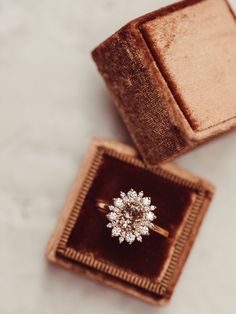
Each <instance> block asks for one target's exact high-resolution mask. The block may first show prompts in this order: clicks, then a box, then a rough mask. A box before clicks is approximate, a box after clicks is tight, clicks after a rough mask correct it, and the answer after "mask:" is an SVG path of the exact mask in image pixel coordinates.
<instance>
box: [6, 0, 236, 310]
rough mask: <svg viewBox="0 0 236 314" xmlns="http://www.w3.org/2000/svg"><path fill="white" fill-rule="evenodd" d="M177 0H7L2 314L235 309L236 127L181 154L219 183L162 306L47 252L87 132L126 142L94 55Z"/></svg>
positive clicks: (182, 160)
mask: <svg viewBox="0 0 236 314" xmlns="http://www.w3.org/2000/svg"><path fill="white" fill-rule="evenodd" d="M170 2H171V1H168V0H166V1H165V0H162V1H156V0H149V1H145V0H135V1H126V0H119V1H118V0H117V1H116V0H96V1H91V0H90V1H89V0H41V1H36V0H31V1H29V0H21V1H16V0H0V104H1V106H0V244H1V250H0V313H1V314H16V313H22V314H36V313H38V314H54V313H57V314H64V313H67V314H74V313H83V314H88V313H100V312H101V313H104V314H105V313H113V314H119V313H123V314H127V313H161V312H162V313H165V314H168V313H175V314H178V313H180V314H185V313H186V314H195V313H196V314H199V313H206V314H211V313H212V314H213V313H214V314H221V313H222V312H225V313H227V314H233V313H235V310H236V286H235V285H236V271H235V264H236V246H235V237H236V228H235V221H236V210H235V209H236V198H235V192H236V191H235V189H236V145H235V144H236V134H235V132H232V133H230V134H228V135H227V136H224V137H221V138H220V139H217V140H215V141H214V142H211V143H210V144H209V145H206V146H203V147H201V148H199V149H197V150H196V151H194V152H191V153H189V154H187V155H186V156H184V157H182V158H179V159H178V160H177V162H178V163H179V164H181V165H182V166H184V167H186V168H188V169H191V170H193V171H195V172H196V173H198V174H199V175H204V176H205V177H207V178H208V179H210V180H212V181H213V182H214V183H215V184H216V186H217V190H218V191H217V195H216V197H215V200H214V203H213V205H212V206H211V209H210V211H209V213H208V215H207V217H206V219H205V221H204V224H203V227H202V229H201V232H200V235H199V237H198V239H197V242H196V244H195V246H194V249H193V251H192V253H191V256H190V258H189V260H188V262H187V264H186V267H185V270H184V273H183V275H182V276H181V279H180V281H179V283H178V286H177V289H176V292H175V294H174V297H173V299H172V302H171V304H170V305H169V306H167V307H166V308H163V309H158V308H156V307H154V306H151V305H148V304H146V303H143V302H141V301H139V300H136V299H134V298H132V297H129V296H126V295H124V294H122V293H120V292H117V291H116V290H113V289H110V288H107V287H104V286H101V285H100V284H98V283H96V282H93V281H91V280H88V279H87V278H83V277H81V276H78V275H75V274H74V273H71V272H68V271H66V270H64V269H62V268H59V267H54V266H52V265H48V264H47V262H46V261H45V259H44V250H45V247H46V244H47V241H48V239H49V236H50V235H51V232H52V230H53V228H54V226H55V224H56V221H57V218H58V215H59V212H60V209H61V208H62V206H63V203H64V200H65V198H66V195H67V192H68V190H69V188H70V185H71V183H72V181H73V178H74V176H75V173H76V171H77V169H78V165H79V162H80V159H81V157H82V156H83V154H84V152H85V151H86V149H87V146H88V143H89V142H90V140H91V138H93V137H94V136H104V137H108V138H116V139H118V140H122V141H124V142H129V137H128V135H127V133H126V131H125V129H124V126H123V124H122V122H121V120H120V118H119V116H118V114H117V113H116V111H115V109H114V108H113V106H112V105H111V101H110V98H109V96H108V94H107V92H106V90H105V87H104V84H103V82H102V80H101V78H100V76H99V75H98V73H97V71H96V68H95V66H94V64H93V62H92V60H91V57H90V51H91V50H92V48H93V47H95V46H96V45H97V44H98V43H99V42H101V41H102V40H103V39H105V38H106V37H107V36H108V35H110V34H111V33H112V32H114V31H115V30H117V29H118V28H119V27H120V26H122V25H123V24H124V23H125V22H127V21H129V20H130V19H132V18H134V17H136V16H138V15H142V14H144V13H146V12H148V11H150V10H152V9H155V8H157V7H160V6H161V5H165V4H168V3H170ZM232 3H234V5H236V1H232ZM92 18H93V20H92Z"/></svg>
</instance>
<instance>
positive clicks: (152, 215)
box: [146, 212, 156, 221]
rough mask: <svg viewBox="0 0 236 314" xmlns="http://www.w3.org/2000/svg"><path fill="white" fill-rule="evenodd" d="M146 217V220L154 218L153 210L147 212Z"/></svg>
mask: <svg viewBox="0 0 236 314" xmlns="http://www.w3.org/2000/svg"><path fill="white" fill-rule="evenodd" d="M146 218H147V220H150V221H153V220H154V219H155V218H156V216H155V215H154V213H153V212H147V214H146Z"/></svg>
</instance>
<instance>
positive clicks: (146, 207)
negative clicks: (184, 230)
mask: <svg viewBox="0 0 236 314" xmlns="http://www.w3.org/2000/svg"><path fill="white" fill-rule="evenodd" d="M97 208H98V209H99V210H100V211H102V212H105V213H106V217H107V219H108V220H109V223H108V224H107V227H108V228H111V236H112V237H118V238H119V242H120V243H122V242H124V241H126V242H128V243H129V244H132V243H133V242H134V241H135V240H137V241H139V242H142V239H143V236H148V235H149V234H150V230H152V231H154V232H157V233H159V234H160V235H162V236H164V237H168V235H169V232H168V231H167V230H165V229H163V228H161V227H160V226H157V225H156V224H154V223H153V221H154V220H155V219H156V215H155V214H154V211H155V209H156V206H154V205H152V204H151V198H150V197H145V196H144V193H143V191H141V192H139V193H137V192H136V191H134V190H133V189H131V190H130V191H129V192H128V193H124V192H120V197H118V198H114V199H113V204H112V205H109V204H107V203H106V202H104V201H102V200H98V201H97Z"/></svg>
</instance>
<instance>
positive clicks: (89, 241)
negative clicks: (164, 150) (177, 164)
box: [67, 155, 197, 278]
mask: <svg viewBox="0 0 236 314" xmlns="http://www.w3.org/2000/svg"><path fill="white" fill-rule="evenodd" d="M131 187H132V188H133V189H134V190H136V191H141V190H143V191H144V193H145V195H147V196H150V197H151V198H152V204H154V205H156V206H157V210H156V214H157V219H156V221H155V223H156V224H158V225H160V226H161V227H163V228H165V229H167V230H168V231H169V232H170V235H169V237H168V238H167V239H166V238H164V237H162V236H161V235H159V234H157V233H154V232H153V231H151V234H150V236H147V237H146V236H144V237H143V242H142V243H139V242H135V243H133V244H132V245H129V244H127V243H122V244H119V242H118V238H112V237H111V230H110V229H108V228H107V227H106V224H107V223H108V222H109V221H108V219H107V218H106V216H105V214H104V213H101V212H100V211H99V210H98V209H97V208H96V200H97V199H103V200H106V201H107V202H108V203H109V202H111V200H112V199H113V198H114V197H118V196H119V192H120V191H124V192H128V190H129V189H130V188H131ZM196 192H197V191H194V190H192V189H189V188H186V186H183V185H181V184H177V183H174V182H173V181H171V180H167V179H165V178H163V177H162V176H161V175H157V174H154V173H152V172H150V171H147V170H145V169H141V168H138V167H136V166H134V165H130V164H129V163H126V162H124V161H121V160H119V159H116V158H113V157H111V156H107V155H104V158H103V162H102V165H101V166H100V168H99V171H98V173H97V175H96V178H95V179H94V181H93V183H92V186H91V188H90V190H89V192H88V194H87V197H86V199H85V201H84V204H83V206H82V208H81V212H80V215H79V217H78V219H77V222H76V224H75V226H74V228H73V230H72V232H71V235H70V237H69V240H68V244H67V246H69V247H71V248H73V249H75V250H76V251H80V252H86V253H88V252H91V253H92V254H93V255H94V256H95V257H96V258H97V259H100V260H104V261H108V262H109V263H111V264H113V265H115V266H118V267H121V268H123V269H124V270H127V271H132V272H134V273H137V274H139V275H143V276H146V277H149V278H157V277H158V275H159V274H160V271H161V269H162V267H163V264H164V263H165V261H166V259H167V257H168V255H169V254H170V248H171V246H172V244H173V240H174V238H175V234H176V232H177V231H178V228H179V227H180V226H181V223H182V222H183V219H184V216H185V214H186V212H187V211H188V209H189V206H190V205H191V202H192V196H193V194H195V193H196Z"/></svg>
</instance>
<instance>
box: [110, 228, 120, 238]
mask: <svg viewBox="0 0 236 314" xmlns="http://www.w3.org/2000/svg"><path fill="white" fill-rule="evenodd" d="M120 233H121V229H120V228H119V227H114V228H113V229H112V232H111V234H112V236H113V237H118V236H119V235H120Z"/></svg>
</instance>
